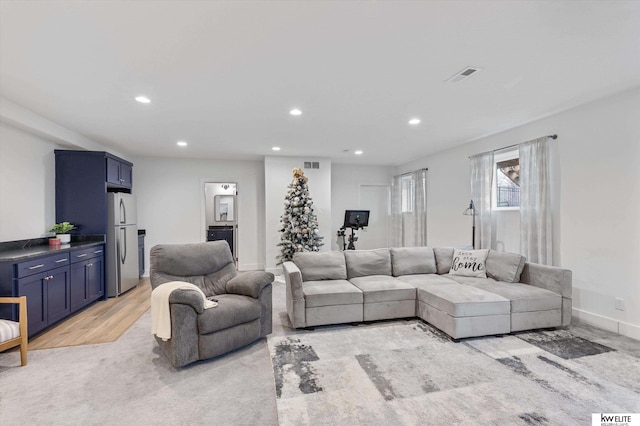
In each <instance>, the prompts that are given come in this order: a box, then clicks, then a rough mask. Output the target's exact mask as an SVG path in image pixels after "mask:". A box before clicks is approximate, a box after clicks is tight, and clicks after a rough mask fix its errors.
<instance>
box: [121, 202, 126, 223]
mask: <svg viewBox="0 0 640 426" xmlns="http://www.w3.org/2000/svg"><path fill="white" fill-rule="evenodd" d="M120 223H127V209H126V207H125V205H124V200H123V199H122V198H120Z"/></svg>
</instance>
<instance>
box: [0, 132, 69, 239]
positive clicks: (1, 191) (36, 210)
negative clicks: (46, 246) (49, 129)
mask: <svg viewBox="0 0 640 426" xmlns="http://www.w3.org/2000/svg"><path fill="white" fill-rule="evenodd" d="M58 148H60V146H59V145H57V144H55V143H53V142H50V141H48V140H45V139H43V138H41V137H38V136H35V135H31V134H29V133H25V132H23V131H21V130H18V129H16V128H13V127H10V126H8V125H6V124H4V123H0V241H14V240H26V239H30V238H38V237H42V236H45V235H48V233H47V231H48V230H49V229H50V228H51V226H53V224H54V223H55V218H56V217H55V216H56V212H55V178H54V176H55V158H54V155H53V150H54V149H58Z"/></svg>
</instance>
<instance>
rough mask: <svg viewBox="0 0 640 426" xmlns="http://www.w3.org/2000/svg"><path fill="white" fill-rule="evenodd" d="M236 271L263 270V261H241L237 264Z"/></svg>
mask: <svg viewBox="0 0 640 426" xmlns="http://www.w3.org/2000/svg"><path fill="white" fill-rule="evenodd" d="M238 271H264V264H263V263H241V264H239V265H238Z"/></svg>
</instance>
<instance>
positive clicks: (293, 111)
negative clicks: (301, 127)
mask: <svg viewBox="0 0 640 426" xmlns="http://www.w3.org/2000/svg"><path fill="white" fill-rule="evenodd" d="M289 114H291V115H302V111H300V110H299V109H298V108H294V109H292V110H291V111H289Z"/></svg>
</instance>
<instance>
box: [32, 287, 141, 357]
mask: <svg viewBox="0 0 640 426" xmlns="http://www.w3.org/2000/svg"><path fill="white" fill-rule="evenodd" d="M150 307H151V283H150V281H149V278H142V279H141V280H140V283H139V284H138V287H136V288H134V289H132V290H130V291H128V292H126V293H125V294H123V295H122V296H120V297H115V298H110V299H107V300H103V301H98V302H96V303H94V304H93V305H91V306H90V307H88V308H87V309H85V310H84V311H81V312H79V313H77V314H75V315H74V316H72V317H70V318H68V319H66V320H64V321H63V322H61V323H60V324H58V325H57V326H55V327H54V328H52V329H50V330H48V331H46V332H44V333H42V334H41V335H39V336H37V337H35V338H34V339H32V340H31V341H29V350H35V349H50V348H60V347H63V346H77V345H91V344H94V343H107V342H113V341H115V340H118V338H119V337H120V336H122V334H123V333H124V332H125V331H127V330H128V329H129V327H131V326H132V325H133V324H134V323H135V322H136V321H137V320H138V318H140V316H142V314H144V313H145V312H147V310H148V309H149V308H150Z"/></svg>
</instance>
